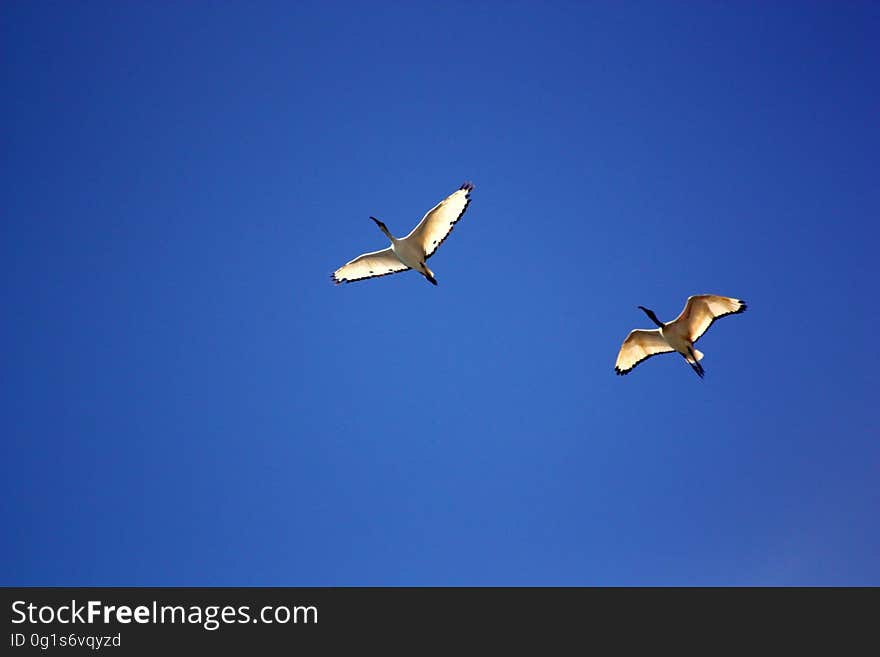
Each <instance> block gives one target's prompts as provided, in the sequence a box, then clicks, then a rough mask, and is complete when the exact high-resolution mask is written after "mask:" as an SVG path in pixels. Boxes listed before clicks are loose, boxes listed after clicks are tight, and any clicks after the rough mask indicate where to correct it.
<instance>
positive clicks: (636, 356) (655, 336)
mask: <svg viewBox="0 0 880 657" xmlns="http://www.w3.org/2000/svg"><path fill="white" fill-rule="evenodd" d="M670 351H675V350H674V349H673V348H672V347H670V346H669V345H668V344H667V343H666V340H664V339H663V338H662V337H660V329H653V330H650V331H649V330H645V329H636V330H635V331H631V332H630V334H629V335H628V336H626V340H624V341H623V344H622V345H621V347H620V353H618V354H617V363H615V365H614V371H615V372H617V373H618V374H629V373H630V372H631V371H632V369H633V368H634V367H635V366H636V365H638V364H639V363H641V362H642V361H643V360H645V359H647V358H650V357H651V356H656V355H657V354H666V353H669V352H670Z"/></svg>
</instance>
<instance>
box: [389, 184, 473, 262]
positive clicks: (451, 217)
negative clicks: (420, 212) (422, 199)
mask: <svg viewBox="0 0 880 657" xmlns="http://www.w3.org/2000/svg"><path fill="white" fill-rule="evenodd" d="M473 188H474V186H473V184H472V183H469V182H466V183H464V184H463V185H462V186H461V187H459V189H458V190H457V191H455V192H453V193H452V194H450V195H449V196H447V197H446V198H445V199H443V200H442V201H440V202H439V203H438V204H437V205H435V206H434V207H433V208H431V209H430V210H428V214H426V215H425V216H424V217H422V220H421V221H420V222H419V224H418V225H417V226H416V227H415V228H413V229H412V231H411V232H410V234H409V235H407V236H406V237H405V238H404V239H405V240H410V239H412V240H415V242H416V244H418V245H419V246H420V247H422V249H423V250H424V251H425V259H428V258H430V257H431V256H432V255H434V251H436V250H437V247H439V246H440V245H441V244H443V240H445V239H446V238H447V237H448V236H449V233H451V232H452V228H453V226H455V222H457V221H458V220H459V219H461V216H462V215H463V214H464V211H465V210H467V206H468V204H469V203H470V202H471V190H473Z"/></svg>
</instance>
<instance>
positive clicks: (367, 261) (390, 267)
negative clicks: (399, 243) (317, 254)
mask: <svg viewBox="0 0 880 657" xmlns="http://www.w3.org/2000/svg"><path fill="white" fill-rule="evenodd" d="M407 269H409V267H407V266H406V265H405V264H403V263H402V262H401V261H400V260H398V259H397V256H396V255H394V252H393V251H392V250H391V247H390V246H389V247H388V248H387V249H382V250H381V251H373V252H372V253H365V254H363V255H359V256H358V257H357V258H355V259H354V260H352V261H351V262H348V263H346V264H344V265H342V267H340V268H339V269H337V270H336V271H335V272H333V276H332V277H333V282H335V283H336V284H337V285H338V284H339V283H351V282H352V281H362V280H364V279H367V278H376V277H377V276H387V275H388V274H396V273H397V272H399V271H406V270H407Z"/></svg>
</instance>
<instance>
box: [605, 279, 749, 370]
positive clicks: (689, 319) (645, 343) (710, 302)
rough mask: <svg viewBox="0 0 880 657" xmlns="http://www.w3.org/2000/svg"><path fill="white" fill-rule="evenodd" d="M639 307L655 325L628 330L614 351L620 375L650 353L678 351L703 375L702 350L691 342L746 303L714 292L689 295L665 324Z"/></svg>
mask: <svg viewBox="0 0 880 657" xmlns="http://www.w3.org/2000/svg"><path fill="white" fill-rule="evenodd" d="M639 308H640V309H641V310H642V311H643V312H644V313H645V314H646V315H647V316H648V318H649V319H650V320H651V321H652V322H654V324H656V325H657V327H658V328H656V329H635V330H634V331H631V332H630V334H629V335H628V336H627V337H626V340H624V341H623V344H622V345H621V347H620V351H619V352H618V354H617V362H616V364H615V366H614V371H615V372H617V374H621V375H622V374H629V373H630V372H631V371H632V369H633V368H634V367H635V366H636V365H638V364H639V363H641V362H642V361H643V360H645V359H647V358H650V357H651V356H656V355H657V354H665V353H671V352H678V353H680V354H681V355H682V356H683V357H684V359H685V360H686V361H687V362H688V364H689V365H690V366H691V367H692V368H693V370H694V372H696V373H697V376H699V377H700V378H703V376H704V374H705V370H704V369H703V366H702V365H701V364H700V361H701V360H702V359H703V353H702V352H701V351H700V350H698V349H696V348H695V347H694V343H695V342H696V341H697V340H699V339H700V337H701V336H702V335H703V334H704V333H705V332H706V331H707V330H708V329H709V327H710V326H711V325H712V322H714V321H715V320H716V319H718V318H719V317H724V316H725V315H732V314H736V313H741V312H744V311H745V309H746V303H745V302H744V301H742V300H741V299H734V298H732V297H721V296H717V295H714V294H700V295H696V296H692V297H688V300H687V303H686V304H685V307H684V310H682V311H681V314H680V315H679V316H678V317H676V318H675V319H674V320H672V321H671V322H667V323H665V324H664V323H663V322H661V321H660V320H659V319H657V316H656V315H655V314H654V311H652V310H649V309H647V308H645V307H644V306H639Z"/></svg>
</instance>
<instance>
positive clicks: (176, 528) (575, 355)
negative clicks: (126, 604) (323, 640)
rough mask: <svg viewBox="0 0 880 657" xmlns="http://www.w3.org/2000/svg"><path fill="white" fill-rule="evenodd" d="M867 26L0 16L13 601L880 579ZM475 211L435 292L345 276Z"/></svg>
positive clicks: (402, 12)
mask: <svg viewBox="0 0 880 657" xmlns="http://www.w3.org/2000/svg"><path fill="white" fill-rule="evenodd" d="M878 33H880V5H878V4H877V3H869V2H864V3H858V2H847V3H838V2H826V3H806V2H792V3H763V2H761V3H757V2H756V3H745V2H730V3H717V2H712V3H647V2H630V3H617V2H607V3H605V2H602V3H599V2H595V3H574V2H566V3H559V2H556V3H544V2H540V3H539V2H503V3H502V2H497V3H496V2H482V3H474V2H448V1H446V2H442V3H441V2H436V3H421V2H420V3H404V2H399V3H398V2H395V3H387V2H384V3H382V2H380V3H342V2H340V3H319V2H296V3H294V2H258V3H244V2H225V3H195V2H190V3H170V2H168V3H141V2H123V3H120V2H75V3H74V2H53V3H47V2H3V3H2V5H0V52H2V62H0V65H2V80H3V87H2V88H3V103H2V104H0V118H2V128H0V129H2V166H3V175H2V178H0V185H2V198H3V222H2V227H3V228H2V253H0V255H2V260H0V267H2V280H0V290H2V300H3V308H4V309H5V310H4V313H5V318H4V321H3V322H0V337H2V369H0V372H2V376H0V381H2V398H0V422H2V424H0V426H2V431H3V438H2V445H3V454H4V456H3V458H2V460H0V464H2V465H0V468H2V470H0V474H2V477H0V487H2V488H0V490H2V502H0V504H2V515H0V522H2V526H3V528H4V529H3V536H4V539H3V541H2V546H0V557H2V558H0V564H2V566H0V575H2V577H0V579H2V583H3V584H7V585H174V586H189V585H206V586H214V585H242V586H249V585H326V586H336V585H720V584H723V585H755V584H761V585H835V584H846V585H867V584H871V585H880V558H878V555H880V527H878V520H877V519H878V517H880V513H878V511H880V440H878V439H880V420H878V409H877V404H878V401H877V400H878V392H877V390H878V387H880V381H878V375H877V368H878V366H880V342H878V339H877V334H876V331H877V327H878V324H880V313H878V310H877V308H878V305H877V304H878V301H877V298H876V297H877V294H876V285H877V282H878V280H880V276H878V274H880V267H878V256H877V244H878V239H880V230H878V228H877V225H878V223H877V222H878V219H880V184H878V181H880V156H878V153H880V121H878V118H880V77H878V74H877V71H878V69H880V45H878V40H877V35H878ZM464 180H473V181H474V183H475V184H476V189H475V191H474V192H473V202H472V203H471V206H470V208H469V210H468V212H467V214H466V215H465V216H464V218H463V219H462V221H461V222H460V223H459V224H458V226H457V227H456V230H455V232H454V233H453V234H452V236H451V237H450V238H449V240H447V242H446V243H445V244H444V245H443V247H442V248H441V249H440V250H439V251H438V253H437V255H435V257H434V258H433V259H432V260H431V266H432V267H433V269H434V271H435V273H436V275H437V278H438V280H439V283H440V284H439V286H438V287H436V288H435V287H433V286H431V285H429V284H427V283H426V282H425V280H424V279H422V278H421V277H420V276H418V275H416V274H414V273H411V272H410V273H406V274H400V275H397V276H392V277H387V278H382V279H377V280H371V281H364V282H360V283H355V284H350V285H347V286H339V287H334V286H333V285H332V284H331V283H330V282H329V280H328V276H329V273H330V272H331V271H332V270H334V269H335V268H337V267H338V266H340V265H341V264H342V263H344V262H345V261H347V260H349V259H351V258H353V257H354V256H356V255H358V254H360V253H362V252H364V251H368V250H374V249H378V248H382V247H384V246H385V244H386V242H385V240H384V237H383V236H382V235H381V233H380V232H379V231H378V230H377V229H376V227H375V226H374V225H373V223H372V222H371V221H370V220H369V219H368V217H369V215H375V216H378V217H381V218H382V219H383V220H384V221H385V222H386V223H387V224H388V225H389V227H390V228H391V230H392V231H394V232H396V233H397V234H403V233H405V232H407V231H408V230H409V229H410V228H411V227H412V225H414V223H415V222H416V221H418V219H419V218H421V216H422V214H423V213H424V212H425V211H426V210H427V209H428V208H430V207H431V206H432V205H433V204H435V203H436V202H437V201H439V200H440V199H441V198H443V197H444V196H446V195H447V194H449V193H450V192H452V191H453V190H455V189H456V188H457V187H458V186H459V185H460V184H461V183H462V181H464ZM707 292H708V293H716V294H722V295H729V296H735V297H741V298H744V299H746V300H747V301H748V302H749V306H750V308H749V311H748V312H747V313H746V314H744V315H739V316H735V317H730V318H725V319H723V320H721V321H719V322H717V323H716V324H715V325H714V326H713V327H712V328H711V329H710V331H709V332H708V333H707V335H706V336H705V337H704V338H703V339H702V340H701V342H700V349H702V350H703V351H704V352H705V353H706V358H705V360H704V365H705V367H706V372H707V374H706V379H705V380H704V381H700V380H699V379H698V378H697V377H696V376H695V375H694V373H693V372H692V371H691V369H690V368H689V367H687V366H686V364H685V363H684V362H683V361H682V360H681V359H680V358H678V357H673V356H667V357H658V358H655V359H652V360H651V361H648V362H646V363H644V364H643V365H641V366H640V367H639V368H638V369H637V370H635V371H634V372H633V373H632V374H631V375H630V376H628V377H617V376H615V375H614V371H613V365H614V360H615V357H616V354H617V349H618V347H619V345H620V343H621V341H622V340H623V338H624V337H625V336H626V334H627V332H628V331H629V330H630V329H632V328H636V327H650V324H649V323H648V321H647V319H646V318H645V317H644V315H642V314H641V312H640V311H638V310H637V309H636V305H638V304H642V305H645V306H648V307H649V308H653V309H654V310H655V311H656V312H657V313H658V315H659V316H660V317H661V318H665V319H671V318H673V317H674V316H675V315H677V314H678V312H679V311H680V310H681V308H682V306H683V303H684V301H685V299H686V298H687V296H688V295H690V294H697V293H707Z"/></svg>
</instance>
